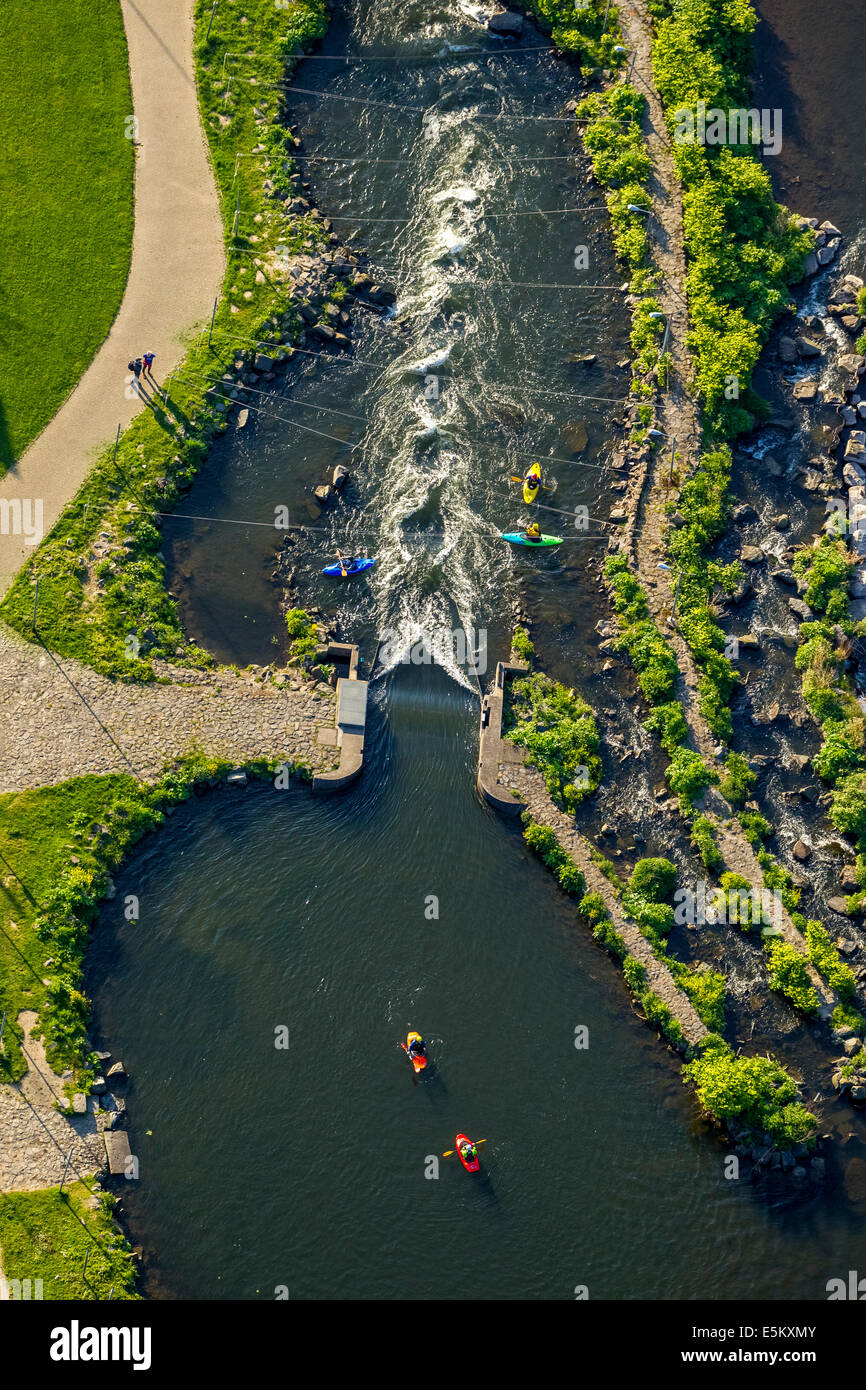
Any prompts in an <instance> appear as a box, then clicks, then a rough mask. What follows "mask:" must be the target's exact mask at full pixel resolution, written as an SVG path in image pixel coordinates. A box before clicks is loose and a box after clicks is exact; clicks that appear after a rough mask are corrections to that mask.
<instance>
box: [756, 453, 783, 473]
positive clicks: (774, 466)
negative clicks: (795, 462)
mask: <svg viewBox="0 0 866 1390" xmlns="http://www.w3.org/2000/svg"><path fill="white" fill-rule="evenodd" d="M761 467H762V468H763V470H764V472H765V473H766V474H767V476H768V477H769V478H781V476H782V474H783V472H784V471H785V470H784V469H783V467H782V465H781V463H780V462H779V460H778V459H777V458H776V457H775V456H774V455H773V454H765V455H764V457H763V459H762V460H761Z"/></svg>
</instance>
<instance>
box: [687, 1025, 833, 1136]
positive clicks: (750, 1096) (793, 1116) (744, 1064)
mask: <svg viewBox="0 0 866 1390" xmlns="http://www.w3.org/2000/svg"><path fill="white" fill-rule="evenodd" d="M699 1046H700V1055H699V1056H698V1057H696V1058H695V1059H694V1060H693V1061H691V1062H689V1063H688V1064H687V1065H686V1066H685V1067H684V1068H683V1079H684V1080H686V1081H693V1082H694V1084H695V1088H696V1090H697V1094H698V1100H699V1101H700V1103H701V1105H702V1106H703V1108H704V1110H706V1111H707V1113H708V1114H710V1115H712V1116H714V1117H715V1118H716V1119H718V1120H733V1119H739V1120H741V1121H742V1122H743V1123H744V1124H746V1125H747V1126H748V1127H749V1129H750V1131H751V1133H752V1136H753V1138H754V1139H755V1140H756V1141H760V1140H761V1139H762V1138H763V1136H764V1135H765V1134H766V1135H768V1136H769V1138H770V1140H771V1141H772V1142H773V1143H774V1144H775V1146H776V1147H777V1148H782V1149H787V1148H790V1147H791V1146H792V1145H794V1144H801V1143H804V1142H808V1141H809V1140H810V1139H812V1138H814V1136H815V1132H816V1129H817V1124H816V1121H815V1117H814V1115H810V1114H809V1112H808V1111H807V1110H806V1109H804V1107H803V1106H802V1105H799V1104H797V1103H796V1097H797V1085H796V1082H795V1081H794V1079H793V1078H792V1077H791V1076H789V1074H788V1073H787V1072H786V1071H785V1070H784V1069H783V1068H782V1067H781V1066H780V1065H779V1063H778V1062H776V1061H775V1060H774V1059H772V1058H769V1057H735V1056H734V1054H733V1052H732V1051H731V1049H730V1047H729V1046H728V1045H727V1043H726V1042H725V1041H724V1039H723V1038H720V1037H719V1036H718V1035H717V1034H714V1033H711V1034H710V1035H709V1037H708V1038H707V1039H705V1040H704V1042H703V1043H702V1044H700V1045H699Z"/></svg>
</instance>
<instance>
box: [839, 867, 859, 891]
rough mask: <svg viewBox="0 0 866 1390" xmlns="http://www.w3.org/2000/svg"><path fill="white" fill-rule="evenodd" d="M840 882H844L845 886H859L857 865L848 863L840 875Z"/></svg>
mask: <svg viewBox="0 0 866 1390" xmlns="http://www.w3.org/2000/svg"><path fill="white" fill-rule="evenodd" d="M839 882H840V883H841V884H842V887H843V888H857V887H859V884H860V880H859V879H858V877H857V865H856V864H846V865H845V867H844V869H843V870H842V872H841V874H840V875H839Z"/></svg>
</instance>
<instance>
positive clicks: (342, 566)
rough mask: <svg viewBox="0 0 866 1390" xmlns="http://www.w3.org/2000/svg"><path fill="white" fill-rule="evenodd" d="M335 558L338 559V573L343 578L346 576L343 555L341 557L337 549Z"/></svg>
mask: <svg viewBox="0 0 866 1390" xmlns="http://www.w3.org/2000/svg"><path fill="white" fill-rule="evenodd" d="M337 559H338V560H339V562H340V574H341V575H342V576H343V578H344V579H345V578H346V566H345V565H344V564H343V557H342V555H341V554H340V552H339V550H338V551H337Z"/></svg>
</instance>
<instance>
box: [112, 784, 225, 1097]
mask: <svg viewBox="0 0 866 1390" xmlns="http://www.w3.org/2000/svg"><path fill="white" fill-rule="evenodd" d="M244 779H246V773H244ZM106 1079H107V1081H108V1084H109V1086H117V1085H119V1084H121V1083H122V1082H124V1081H126V1080H127V1079H128V1078H127V1072H126V1067H125V1066H124V1065H123V1063H122V1062H115V1064H114V1066H113V1067H109V1068H108V1071H107V1073H106Z"/></svg>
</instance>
